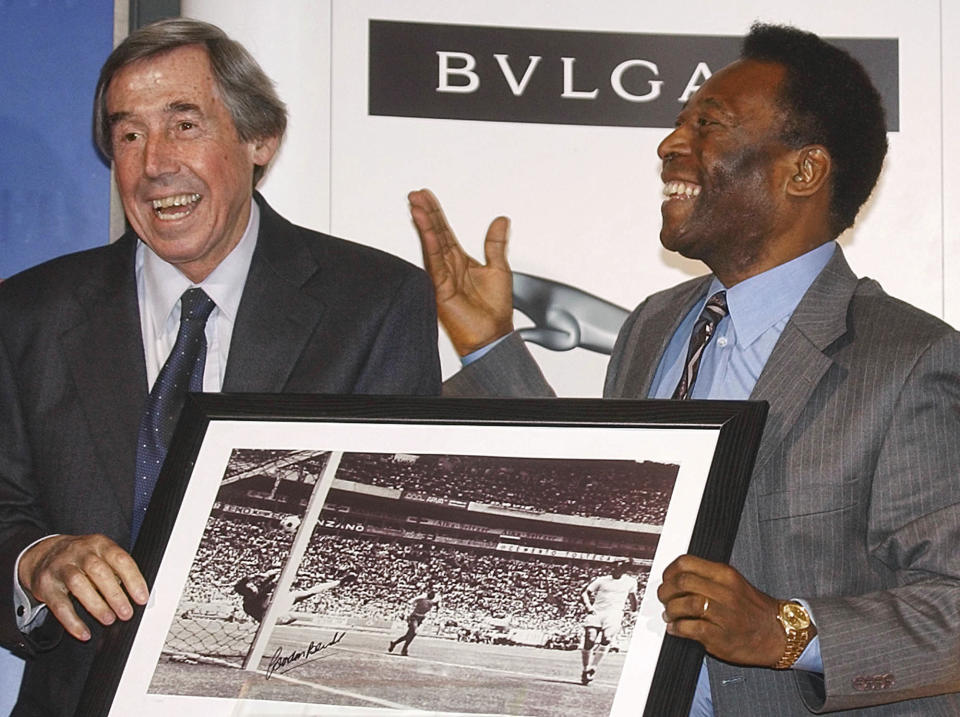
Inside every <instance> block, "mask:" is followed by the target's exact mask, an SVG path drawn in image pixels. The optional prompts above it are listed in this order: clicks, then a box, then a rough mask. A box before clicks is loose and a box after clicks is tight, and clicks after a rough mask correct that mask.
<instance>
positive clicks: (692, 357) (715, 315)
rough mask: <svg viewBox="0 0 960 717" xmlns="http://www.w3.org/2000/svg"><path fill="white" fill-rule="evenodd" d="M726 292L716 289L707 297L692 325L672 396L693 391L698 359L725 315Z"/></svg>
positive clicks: (676, 396)
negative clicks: (680, 373) (678, 379)
mask: <svg viewBox="0 0 960 717" xmlns="http://www.w3.org/2000/svg"><path fill="white" fill-rule="evenodd" d="M727 313H728V312H727V292H726V291H718V292H717V293H716V294H714V295H713V296H711V297H710V298H709V299H707V304H706V306H704V307H703V311H701V312H700V316H699V317H697V323H695V324H694V325H693V334H692V335H691V336H690V348H689V349H688V350H687V361H686V363H685V364H684V366H683V374H682V375H681V376H680V381H679V382H678V383H677V388H676V390H674V392H673V398H677V399H681V400H684V399H687V398H690V394H691V393H692V392H693V384H694V383H695V382H696V380H697V371H699V370H700V359H701V358H702V357H703V352H704V350H705V349H706V348H707V344H709V343H710V339H712V338H713V333H714V330H715V329H716V328H717V324H719V323H720V320H721V319H722V318H723V317H724V316H726V315H727Z"/></svg>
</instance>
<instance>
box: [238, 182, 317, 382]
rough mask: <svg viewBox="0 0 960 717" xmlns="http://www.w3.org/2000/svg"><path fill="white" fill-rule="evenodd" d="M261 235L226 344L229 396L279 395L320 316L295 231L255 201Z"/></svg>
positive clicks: (307, 257)
mask: <svg viewBox="0 0 960 717" xmlns="http://www.w3.org/2000/svg"><path fill="white" fill-rule="evenodd" d="M255 198H256V201H257V203H258V204H259V206H260V231H259V234H258V236H257V248H256V249H255V250H254V254H253V260H252V261H251V263H250V273H249V274H248V276H247V282H246V285H245V286H244V289H243V297H242V298H241V300H240V308H239V309H238V312H237V321H236V324H235V326H234V329H233V337H232V339H231V341H230V356H229V359H228V361H227V371H226V374H225V376H224V381H223V390H224V391H227V392H261V393H262V392H268V393H277V392H280V391H282V390H283V389H284V387H285V385H286V383H287V379H288V377H289V376H290V374H291V372H292V371H293V369H294V366H295V365H296V362H297V359H298V358H299V357H300V354H301V352H302V350H303V348H304V346H305V345H306V343H307V341H308V340H309V339H310V337H311V336H312V335H313V333H314V331H315V330H316V327H317V324H318V323H319V322H320V319H321V316H322V314H323V308H324V306H323V302H322V301H320V300H319V299H318V298H317V297H316V296H314V295H312V294H310V293H308V292H307V291H306V290H305V285H306V284H307V282H308V281H309V280H310V279H311V278H313V277H314V276H315V275H316V274H317V273H318V272H319V271H320V267H319V266H318V265H317V262H316V260H315V259H314V257H313V255H312V254H311V253H310V252H309V251H308V249H307V247H306V246H305V245H304V244H303V242H302V241H300V239H299V238H298V236H297V234H298V231H299V230H298V229H297V227H295V226H294V225H292V224H290V222H288V221H286V220H285V219H283V218H282V217H281V216H280V215H278V214H277V213H276V212H274V211H273V209H271V208H270V206H269V205H268V204H267V203H266V201H264V199H263V198H262V197H261V196H260V195H259V194H257V195H255Z"/></svg>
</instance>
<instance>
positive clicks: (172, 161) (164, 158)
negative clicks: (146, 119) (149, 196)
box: [143, 132, 179, 178]
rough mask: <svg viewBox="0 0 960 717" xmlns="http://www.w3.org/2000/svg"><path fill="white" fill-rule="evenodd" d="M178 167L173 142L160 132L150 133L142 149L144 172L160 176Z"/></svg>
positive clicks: (152, 176)
mask: <svg viewBox="0 0 960 717" xmlns="http://www.w3.org/2000/svg"><path fill="white" fill-rule="evenodd" d="M178 167H179V163H178V162H177V160H176V155H175V152H174V147H173V143H172V142H171V141H170V140H169V138H167V137H166V135H164V134H163V133H162V132H161V133H151V134H150V135H149V136H148V137H147V139H146V143H145V146H144V150H143V171H144V174H146V176H148V177H151V178H157V177H162V176H163V175H165V174H173V173H175V172H176V171H177V168H178Z"/></svg>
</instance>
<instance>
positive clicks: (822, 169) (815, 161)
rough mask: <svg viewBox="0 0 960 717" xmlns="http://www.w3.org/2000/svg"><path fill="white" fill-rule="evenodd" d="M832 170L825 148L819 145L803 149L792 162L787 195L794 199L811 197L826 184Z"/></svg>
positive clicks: (831, 163) (831, 162)
mask: <svg viewBox="0 0 960 717" xmlns="http://www.w3.org/2000/svg"><path fill="white" fill-rule="evenodd" d="M832 168H833V161H832V160H831V158H830V153H829V152H828V151H827V148H826V147H824V146H823V145H820V144H809V145H807V146H806V147H803V148H802V149H800V150H798V151H797V153H796V157H795V159H794V160H793V165H792V167H791V169H792V170H793V175H792V176H791V177H790V180H789V181H788V182H787V194H789V195H791V196H794V197H811V196H813V195H814V194H816V193H817V192H819V191H820V190H821V189H822V188H823V187H824V186H825V185H826V184H827V181H828V180H829V179H830V173H831V170H832Z"/></svg>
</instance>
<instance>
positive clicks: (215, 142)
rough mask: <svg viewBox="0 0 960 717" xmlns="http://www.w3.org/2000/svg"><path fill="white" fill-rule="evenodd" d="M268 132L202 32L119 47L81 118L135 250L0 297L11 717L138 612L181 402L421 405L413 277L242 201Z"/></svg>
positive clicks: (31, 279)
mask: <svg viewBox="0 0 960 717" xmlns="http://www.w3.org/2000/svg"><path fill="white" fill-rule="evenodd" d="M285 125H286V110H285V107H284V105H283V103H282V102H280V100H279V99H278V98H277V96H276V94H275V92H274V89H273V85H272V83H271V82H270V80H269V79H268V78H267V77H266V76H265V75H264V73H263V71H262V70H261V69H260V67H259V66H258V65H257V64H256V62H255V61H254V60H253V58H251V57H250V55H249V54H248V53H247V52H246V51H245V50H244V49H243V48H242V47H241V46H240V45H239V44H238V43H236V42H234V41H232V40H230V39H229V38H228V37H227V36H226V35H225V34H224V33H223V32H222V31H220V30H219V29H218V28H215V27H213V26H210V25H206V24H204V23H198V22H194V21H189V20H171V21H164V22H161V23H157V24H155V25H152V26H148V27H146V28H144V29H142V30H139V31H137V32H135V33H133V34H131V35H130V37H128V38H127V40H125V41H124V42H123V43H122V44H121V45H120V46H118V47H117V49H116V50H115V51H114V52H113V53H112V54H111V56H110V57H109V59H108V60H107V62H106V63H105V65H104V67H103V70H102V72H101V77H100V81H99V84H98V88H97V95H96V101H95V132H96V136H97V140H98V144H99V146H100V148H101V150H102V151H103V152H104V154H105V155H106V156H107V157H110V158H112V159H113V161H114V165H115V170H116V180H117V186H118V189H119V193H120V197H121V200H122V202H123V206H124V211H125V213H126V216H127V219H128V221H129V223H130V226H131V230H130V231H129V232H127V233H126V234H125V235H124V236H123V237H122V238H121V239H120V240H119V241H117V242H116V243H115V244H113V245H110V246H107V247H103V248H98V249H94V250H91V251H87V252H82V253H79V254H75V255H72V256H67V257H62V258H60V259H56V260H54V261H51V262H48V263H46V264H44V265H41V266H39V267H36V268H34V269H31V270H28V271H26V272H23V273H22V274H20V275H18V276H14V277H12V278H10V279H9V280H7V281H6V282H4V283H3V284H2V286H0V397H2V398H0V437H2V438H0V575H2V576H4V577H3V578H2V579H0V608H2V609H0V636H2V640H3V643H4V644H5V645H7V646H10V647H11V648H12V649H14V650H16V651H17V652H18V653H20V654H22V655H26V656H27V657H28V662H27V667H26V672H25V675H24V680H23V685H22V688H21V691H20V698H19V701H18V704H17V707H16V708H15V710H14V714H16V715H34V714H36V715H40V714H43V715H53V714H57V715H69V714H73V710H74V705H75V704H76V701H77V699H78V697H79V692H80V688H81V687H82V684H83V681H84V678H85V676H86V672H87V668H88V665H89V662H90V659H91V657H92V654H93V647H92V646H93V643H95V642H96V637H97V635H98V633H99V630H100V629H101V628H100V624H103V625H110V624H111V623H113V622H115V621H116V620H118V619H120V620H125V619H129V618H130V616H131V615H132V613H133V608H132V605H131V601H132V602H134V603H137V604H141V605H142V604H144V603H145V602H146V600H147V586H146V585H145V583H144V580H143V578H142V576H141V575H140V572H139V570H138V569H137V566H136V564H135V563H134V561H133V560H132V558H131V557H130V556H129V554H128V553H127V550H126V549H127V548H128V546H129V545H130V544H131V543H132V540H133V538H134V537H135V533H136V530H137V526H138V525H139V522H140V520H141V518H142V516H143V513H144V511H145V510H146V504H147V501H148V499H149V495H150V492H151V491H152V487H153V483H152V480H155V478H156V472H157V470H158V468H156V466H158V465H159V464H160V463H161V462H162V455H163V453H164V452H165V448H166V446H165V445H164V440H163V439H162V436H163V435H165V434H168V432H169V430H170V426H171V425H172V423H173V422H174V421H175V418H176V415H177V414H178V413H179V408H180V405H182V400H183V395H184V391H185V390H186V384H185V381H187V380H189V382H190V384H189V385H190V388H191V389H193V390H196V389H200V388H202V389H203V390H207V391H219V390H223V391H229V392H250V391H255V392H281V391H282V392H300V393H305V392H310V393H381V394H388V393H389V394H436V393H439V389H440V385H439V384H440V379H439V362H438V359H437V355H436V318H435V316H436V315H435V308H434V302H433V298H432V295H431V292H430V282H429V280H428V279H427V277H426V275H425V274H424V273H423V272H422V271H421V270H419V269H417V268H415V267H413V266H410V265H409V264H406V263H405V262H402V261H400V260H399V259H396V258H394V257H391V256H388V255H386V254H384V253H382V252H379V251H376V250H373V249H370V248H367V247H363V246H359V245H356V244H353V243H350V242H347V241H344V240H341V239H336V238H333V237H330V236H326V235H322V234H318V233H316V232H312V231H309V230H307V229H304V228H302V227H297V226H294V225H293V224H291V223H290V222H288V221H286V220H285V219H283V218H282V217H281V216H279V215H278V214H277V213H276V212H274V211H273V210H272V209H271V208H270V206H269V205H268V204H267V203H266V201H265V200H264V199H263V197H261V196H260V195H259V194H255V193H254V191H253V187H254V186H255V183H256V181H257V180H258V179H259V177H260V176H261V175H262V173H263V170H264V168H265V167H266V165H267V164H268V162H269V161H270V160H271V158H272V157H273V155H274V153H275V151H276V150H277V147H278V145H279V143H280V140H281V137H282V135H283V131H284V128H285ZM198 321H199V328H186V327H188V326H192V327H197V326H198V324H197V323H196V322H198ZM178 324H179V326H178ZM181 364H182V365H181ZM181 377H183V378H182V380H181ZM151 386H152V387H153V388H152V389H151ZM148 392H149V396H148ZM153 434H156V435H157V436H160V437H161V438H156V439H155V437H154V435H153ZM138 436H139V437H138ZM151 476H152V478H151ZM14 576H16V580H15V577H14ZM11 590H12V591H13V594H11ZM15 606H16V608H15ZM15 610H16V613H17V615H16V619H15ZM61 626H62V627H61Z"/></svg>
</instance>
